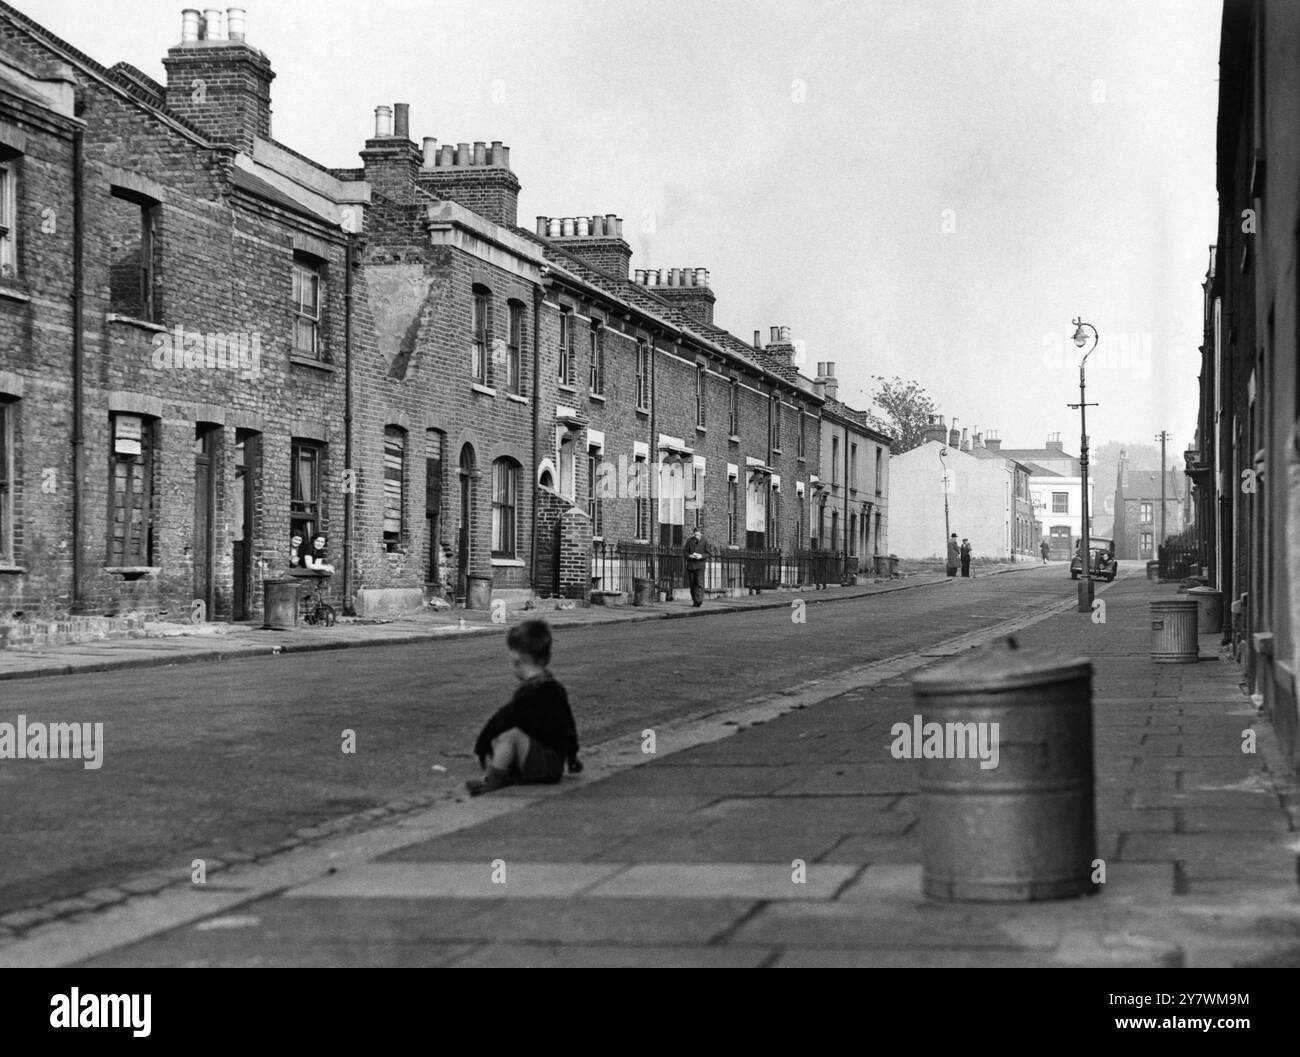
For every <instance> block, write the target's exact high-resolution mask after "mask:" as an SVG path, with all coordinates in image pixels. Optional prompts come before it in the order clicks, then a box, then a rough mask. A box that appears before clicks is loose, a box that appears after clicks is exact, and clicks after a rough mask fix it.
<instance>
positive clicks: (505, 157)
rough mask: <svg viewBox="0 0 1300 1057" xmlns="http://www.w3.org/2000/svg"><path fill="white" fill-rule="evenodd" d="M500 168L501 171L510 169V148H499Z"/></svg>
mask: <svg viewBox="0 0 1300 1057" xmlns="http://www.w3.org/2000/svg"><path fill="white" fill-rule="evenodd" d="M501 167H502V168H503V169H508V168H510V148H509V147H502V148H501Z"/></svg>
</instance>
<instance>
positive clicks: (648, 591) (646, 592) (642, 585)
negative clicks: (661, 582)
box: [632, 576, 655, 606]
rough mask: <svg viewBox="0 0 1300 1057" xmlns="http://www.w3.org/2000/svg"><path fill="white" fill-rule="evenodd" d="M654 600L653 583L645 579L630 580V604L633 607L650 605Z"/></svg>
mask: <svg viewBox="0 0 1300 1057" xmlns="http://www.w3.org/2000/svg"><path fill="white" fill-rule="evenodd" d="M654 600H655V582H654V581H653V580H650V579H647V578H645V577H641V576H637V577H633V579H632V604H633V605H634V606H648V605H652V604H653V603H654Z"/></svg>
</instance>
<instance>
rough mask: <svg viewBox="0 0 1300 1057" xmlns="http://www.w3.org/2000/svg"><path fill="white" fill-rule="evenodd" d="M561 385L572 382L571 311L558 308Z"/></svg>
mask: <svg viewBox="0 0 1300 1057" xmlns="http://www.w3.org/2000/svg"><path fill="white" fill-rule="evenodd" d="M559 378H560V384H561V385H572V384H573V312H572V311H571V310H570V309H567V308H562V309H560V369H559Z"/></svg>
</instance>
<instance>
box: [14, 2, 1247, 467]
mask: <svg viewBox="0 0 1300 1057" xmlns="http://www.w3.org/2000/svg"><path fill="white" fill-rule="evenodd" d="M17 6H18V7H19V8H20V9H21V10H22V11H24V12H25V13H26V14H28V15H30V16H31V17H33V18H35V19H37V20H38V21H40V22H42V23H43V24H45V25H46V26H48V27H49V28H50V29H52V30H53V31H54V32H55V33H57V34H59V35H60V36H62V37H63V38H64V39H66V40H68V41H69V42H70V43H71V44H73V45H74V46H76V47H78V48H80V49H81V50H82V51H85V52H86V53H87V54H89V55H91V56H92V57H93V58H95V59H96V60H98V61H100V62H102V63H104V64H105V65H112V64H113V63H114V62H117V61H121V60H124V61H126V62H129V63H131V64H132V65H134V66H137V67H139V68H140V69H142V70H143V71H144V72H146V73H148V74H150V75H151V76H153V77H155V78H157V79H158V80H160V81H161V80H164V79H165V74H164V71H163V68H162V63H161V60H162V57H163V55H164V54H165V52H166V50H167V49H168V48H169V47H171V46H172V45H174V44H176V43H178V42H179V40H180V29H181V10H182V9H183V8H184V7H186V6H189V5H186V4H184V3H180V2H175V0H112V2H111V3H106V4H102V5H91V6H87V5H86V3H85V0H26V2H23V0H19V2H18V3H17ZM194 6H198V7H202V6H203V5H201V4H200V5H194ZM244 6H245V8H246V10H247V39H248V42H249V43H250V44H252V45H253V46H255V47H257V48H260V49H261V50H262V51H264V52H265V53H266V54H267V55H268V56H269V58H270V60H271V63H272V66H273V68H274V70H275V72H276V75H277V76H276V79H275V82H274V83H273V85H272V134H273V135H274V136H275V138H276V139H278V140H280V141H282V142H284V143H286V144H287V145H289V146H290V147H292V148H294V149H295V150H298V151H301V152H303V153H305V154H307V155H309V156H310V157H312V158H315V159H316V160H318V161H320V162H322V163H324V164H326V165H330V166H354V165H359V164H360V161H359V158H358V157H357V152H358V151H359V150H360V149H361V147H362V145H363V140H364V139H365V138H366V137H367V136H368V135H372V134H373V127H374V126H373V121H374V118H373V111H374V107H375V106H377V105H380V104H392V103H394V102H406V103H410V104H411V135H412V138H413V139H415V140H416V141H417V142H418V141H419V139H420V138H421V137H423V136H436V137H437V138H438V140H439V142H460V141H471V142H472V141H474V140H488V141H490V140H502V141H503V142H504V143H505V144H506V145H507V146H509V147H510V148H511V164H512V167H513V168H514V170H515V172H516V174H517V175H518V176H519V179H520V180H521V181H522V183H523V191H522V194H521V196H520V202H519V218H520V223H521V224H522V225H523V226H525V227H532V226H533V223H534V218H535V217H536V216H537V215H539V214H540V215H547V216H574V215H578V214H588V215H590V214H594V213H617V214H618V215H619V216H622V217H623V218H624V234H625V235H627V236H628V241H629V242H630V243H631V244H632V248H633V251H634V255H633V262H632V267H633V268H638V267H641V268H669V267H680V266H691V267H707V268H708V269H710V271H711V273H712V276H711V278H712V286H713V290H714V292H715V293H716V294H717V297H718V303H717V306H716V310H715V311H716V319H717V322H718V323H719V324H720V325H722V326H725V327H727V328H728V329H729V330H731V331H732V332H733V333H735V334H736V335H738V336H740V337H741V338H744V339H746V340H749V339H751V338H752V336H753V331H754V330H755V329H761V330H762V331H763V334H764V340H766V338H767V333H768V328H769V327H771V326H774V325H785V326H789V327H790V328H791V331H792V334H793V335H794V337H795V338H797V339H802V340H803V342H804V343H805V348H806V355H807V364H806V365H805V368H804V373H805V374H809V375H811V374H812V373H813V372H814V369H815V364H816V362H817V361H820V360H829V361H833V362H834V363H835V364H836V365H837V367H836V372H837V375H838V376H839V378H840V396H841V398H842V399H844V400H846V401H848V402H849V403H851V404H854V405H855V406H860V407H866V406H868V405H869V398H868V396H867V395H865V394H866V393H869V392H870V391H871V390H872V389H873V388H874V385H873V383H872V381H871V376H872V375H873V374H883V375H894V374H899V375H902V376H903V377H905V378H915V379H916V380H917V381H919V382H920V383H921V384H922V385H923V386H924V387H925V388H926V389H927V390H928V391H929V392H930V393H931V394H932V395H933V396H934V398H935V400H936V402H937V403H938V404H939V406H940V409H941V410H942V411H943V413H944V414H945V415H946V416H948V417H949V418H951V417H952V416H957V418H958V419H959V425H965V426H972V427H973V426H980V427H982V428H983V429H986V430H988V429H994V430H998V431H1000V433H1001V436H1002V440H1003V443H1004V445H1005V446H1007V447H1037V446H1041V445H1042V443H1043V442H1044V439H1045V438H1046V436H1047V435H1048V434H1049V433H1056V432H1059V433H1061V434H1062V437H1063V439H1064V440H1065V441H1066V448H1067V450H1069V451H1071V452H1077V450H1078V443H1079V418H1078V412H1077V411H1071V410H1069V409H1067V408H1066V406H1065V405H1066V403H1067V402H1070V401H1077V399H1078V371H1077V364H1078V353H1077V352H1076V350H1075V348H1074V346H1073V345H1072V344H1070V343H1069V340H1068V339H1069V336H1070V334H1071V333H1072V331H1073V327H1072V326H1071V322H1070V321H1071V319H1072V318H1074V317H1075V316H1077V315H1080V314H1082V316H1083V318H1084V319H1085V320H1087V321H1088V322H1090V323H1092V324H1093V325H1094V326H1095V327H1096V328H1097V330H1098V331H1099V332H1100V335H1101V341H1100V344H1099V345H1098V347H1097V351H1096V352H1095V353H1094V354H1093V355H1092V357H1091V359H1090V360H1089V362H1088V383H1089V384H1088V398H1089V400H1090V401H1091V400H1096V401H1098V402H1099V403H1100V405H1101V406H1100V407H1097V408H1090V409H1089V427H1090V430H1089V432H1090V434H1091V436H1092V439H1093V443H1094V444H1097V443H1102V442H1105V441H1108V440H1118V441H1127V442H1144V441H1145V442H1149V441H1150V440H1151V439H1152V437H1153V436H1154V435H1155V434H1156V433H1158V432H1159V431H1160V430H1162V429H1168V430H1170V431H1171V432H1172V433H1173V435H1174V444H1173V446H1172V448H1171V451H1172V452H1180V451H1181V450H1182V448H1183V447H1186V446H1187V445H1188V444H1189V443H1190V441H1191V439H1192V434H1193V430H1194V427H1195V418H1196V375H1197V370H1198V360H1197V355H1196V351H1195V350H1196V347H1197V346H1198V345H1199V344H1200V328H1201V300H1200V299H1201V289H1200V283H1201V281H1202V279H1203V277H1204V274H1205V268H1206V264H1207V259H1208V247H1209V244H1210V243H1211V242H1212V241H1213V239H1214V233H1215V215H1216V197H1215V191H1214V128H1215V115H1216V93H1217V77H1218V68H1217V56H1218V31H1219V18H1220V12H1221V2H1219V0H1050V2H1049V0H962V2H959V0H852V2H831V0H816V2H807V0H802V2H801V0H743V2H742V0H709V2H704V0H637V2H635V3H632V2H626V3H625V2H621V0H607V2H596V0H571V2H554V0H438V2H436V3H433V2H428V0H370V2H368V3H342V2H338V0H311V2H310V3H308V2H297V0H276V2H275V3H274V4H271V3H269V2H265V0H246V2H245V4H244ZM223 7H224V5H223Z"/></svg>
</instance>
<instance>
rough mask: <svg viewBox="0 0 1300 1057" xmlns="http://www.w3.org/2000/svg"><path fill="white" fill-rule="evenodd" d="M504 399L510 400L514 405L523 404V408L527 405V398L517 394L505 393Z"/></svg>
mask: <svg viewBox="0 0 1300 1057" xmlns="http://www.w3.org/2000/svg"><path fill="white" fill-rule="evenodd" d="M506 399H507V400H512V401H514V402H515V403H516V404H523V405H525V406H527V405H528V397H526V396H520V395H519V394H518V393H506Z"/></svg>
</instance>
